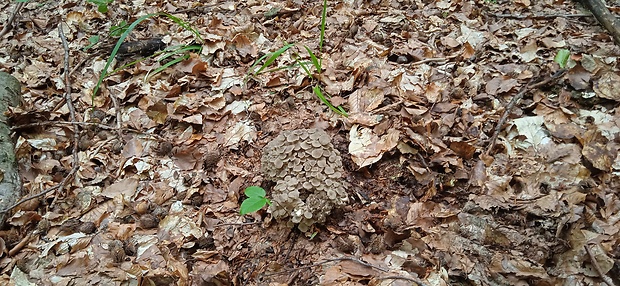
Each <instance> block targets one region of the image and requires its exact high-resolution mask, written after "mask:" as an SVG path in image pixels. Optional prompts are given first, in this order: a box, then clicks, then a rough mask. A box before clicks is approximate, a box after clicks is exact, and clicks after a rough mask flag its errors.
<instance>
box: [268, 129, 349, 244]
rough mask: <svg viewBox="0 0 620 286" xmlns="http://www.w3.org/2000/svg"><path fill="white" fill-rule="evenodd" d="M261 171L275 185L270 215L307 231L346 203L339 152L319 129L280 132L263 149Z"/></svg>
mask: <svg viewBox="0 0 620 286" xmlns="http://www.w3.org/2000/svg"><path fill="white" fill-rule="evenodd" d="M261 171H262V172H263V174H265V176H266V177H267V179H269V180H272V181H274V182H276V186H275V187H274V188H273V192H272V196H271V197H272V198H273V199H272V202H273V203H272V204H271V206H270V207H269V212H270V213H271V214H272V215H273V217H275V218H277V219H284V218H289V224H291V225H292V224H298V228H299V229H300V230H301V231H304V232H307V231H309V230H310V228H311V226H312V225H313V224H315V223H323V222H325V219H326V217H327V215H329V213H330V212H331V210H332V208H333V207H334V206H337V205H343V204H345V203H347V202H348V201H349V198H348V196H347V192H346V190H345V182H343V181H342V174H343V173H344V172H343V168H342V161H341V160H340V153H339V152H338V150H336V149H334V146H333V145H332V143H331V138H330V137H329V135H328V134H327V133H326V132H325V131H323V130H319V129H298V130H290V131H283V132H282V133H281V134H280V135H279V136H278V137H276V138H275V139H273V140H272V141H271V142H269V144H267V146H265V148H264V149H263V156H262V158H261Z"/></svg>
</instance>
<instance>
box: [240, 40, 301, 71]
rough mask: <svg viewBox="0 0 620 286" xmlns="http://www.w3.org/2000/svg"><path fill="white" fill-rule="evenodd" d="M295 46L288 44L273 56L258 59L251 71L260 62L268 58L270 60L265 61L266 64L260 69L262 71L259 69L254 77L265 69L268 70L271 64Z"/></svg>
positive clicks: (268, 55)
mask: <svg viewBox="0 0 620 286" xmlns="http://www.w3.org/2000/svg"><path fill="white" fill-rule="evenodd" d="M294 45H295V44H288V45H286V46H284V47H281V48H280V49H278V50H277V51H275V52H273V53H271V54H267V55H264V56H262V57H261V58H260V59H258V61H256V62H255V63H254V64H253V65H252V67H251V68H250V70H252V68H254V67H255V66H256V65H257V64H258V63H259V62H260V61H262V60H263V59H265V58H267V57H268V59H267V60H266V61H265V63H264V64H263V65H262V66H261V67H260V69H258V70H257V71H255V72H253V74H254V75H257V74H259V73H260V72H261V71H263V70H264V69H265V68H267V67H268V66H269V65H270V64H271V63H273V62H274V61H275V60H276V59H277V58H278V57H279V56H280V55H281V54H282V53H284V52H286V50H288V49H290V48H291V47H293V46H294Z"/></svg>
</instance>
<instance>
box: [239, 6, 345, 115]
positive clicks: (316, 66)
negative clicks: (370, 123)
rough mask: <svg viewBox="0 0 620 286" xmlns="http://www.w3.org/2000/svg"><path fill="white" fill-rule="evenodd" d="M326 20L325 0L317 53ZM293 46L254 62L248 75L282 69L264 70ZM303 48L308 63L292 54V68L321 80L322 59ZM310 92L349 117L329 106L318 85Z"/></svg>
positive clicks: (323, 38)
mask: <svg viewBox="0 0 620 286" xmlns="http://www.w3.org/2000/svg"><path fill="white" fill-rule="evenodd" d="M326 20H327V0H323V11H322V13H321V34H320V36H319V52H322V50H323V43H324V42H325V26H326ZM295 46H296V45H295V44H294V43H291V44H286V45H285V46H284V47H281V48H280V49H278V50H277V51H275V52H273V53H269V54H266V55H264V56H262V57H260V58H259V59H258V60H257V61H256V62H254V64H252V66H251V67H250V71H249V72H248V73H251V74H252V75H258V74H260V73H262V72H273V71H276V70H280V69H282V68H276V69H270V70H265V69H266V68H267V67H269V66H270V65H271V64H272V63H273V62H274V61H275V60H276V59H277V58H279V57H280V56H281V55H282V54H283V53H284V52H286V51H288V50H289V49H291V48H292V47H295ZM303 47H304V48H305V50H306V52H307V53H308V56H309V57H310V62H308V61H302V59H301V57H300V56H299V55H298V54H297V53H293V56H294V60H295V65H294V66H300V67H301V68H302V69H303V71H304V72H305V73H306V75H307V76H308V77H310V78H312V79H315V80H316V82H318V81H319V80H320V78H321V72H322V70H323V66H322V63H323V59H322V58H320V57H318V56H317V53H315V52H313V51H312V50H311V49H310V48H309V47H308V46H305V45H304V46H303ZM263 61H264V62H263ZM261 62H263V64H262V65H261V66H260V67H259V68H258V69H256V67H257V66H258V65H259V63H261ZM290 67H293V66H290ZM290 67H287V68H290ZM315 74H316V75H315ZM312 92H313V93H314V94H315V95H316V97H317V98H319V100H321V102H323V104H325V105H326V106H327V107H329V109H331V110H332V111H333V112H335V113H337V114H339V115H342V116H344V117H348V116H349V115H348V114H347V112H346V111H345V110H344V108H342V106H338V107H336V106H334V105H333V104H331V102H330V101H329V98H330V96H329V95H328V94H326V93H324V92H323V90H322V89H321V86H320V85H319V84H318V83H316V84H315V85H314V86H313V87H312Z"/></svg>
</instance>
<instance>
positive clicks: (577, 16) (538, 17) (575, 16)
mask: <svg viewBox="0 0 620 286" xmlns="http://www.w3.org/2000/svg"><path fill="white" fill-rule="evenodd" d="M489 15H491V16H494V17H497V18H510V19H552V18H580V17H592V16H593V15H592V14H545V15H515V14H494V13H489Z"/></svg>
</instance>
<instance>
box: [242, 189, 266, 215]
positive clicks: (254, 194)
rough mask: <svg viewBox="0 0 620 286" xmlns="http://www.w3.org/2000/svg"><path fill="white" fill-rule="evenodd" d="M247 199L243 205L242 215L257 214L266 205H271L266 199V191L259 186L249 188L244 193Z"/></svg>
mask: <svg viewBox="0 0 620 286" xmlns="http://www.w3.org/2000/svg"><path fill="white" fill-rule="evenodd" d="M244 193H245V195H246V196H248V198H247V199H245V200H243V202H242V203H241V208H240V210H239V213H240V214H241V215H245V214H249V213H253V212H256V211H258V210H260V209H262V208H263V207H264V206H265V205H271V201H270V200H269V199H267V198H265V195H266V194H267V193H265V189H263V188H261V187H258V186H250V187H247V188H246V189H245V191H244Z"/></svg>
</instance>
